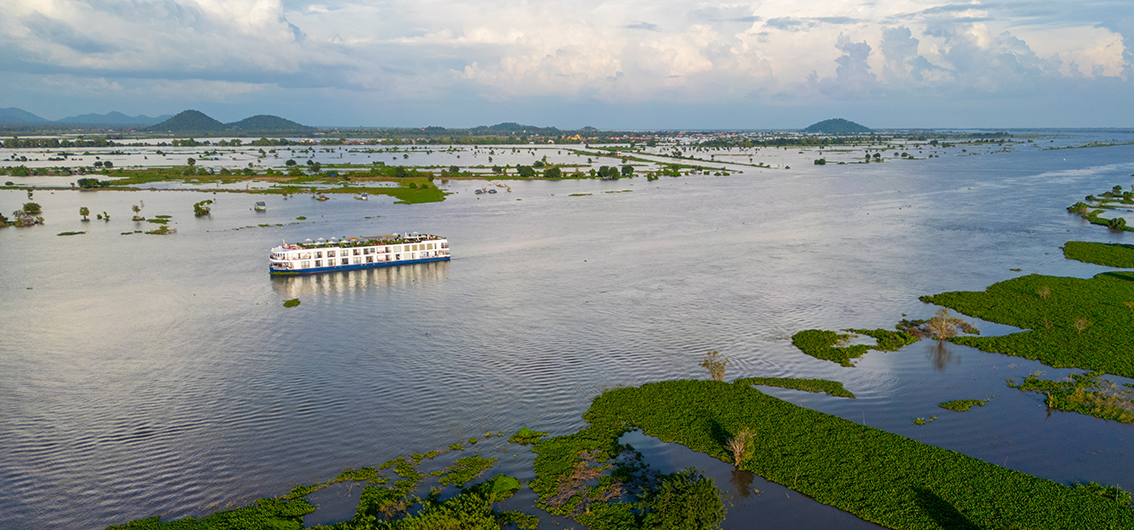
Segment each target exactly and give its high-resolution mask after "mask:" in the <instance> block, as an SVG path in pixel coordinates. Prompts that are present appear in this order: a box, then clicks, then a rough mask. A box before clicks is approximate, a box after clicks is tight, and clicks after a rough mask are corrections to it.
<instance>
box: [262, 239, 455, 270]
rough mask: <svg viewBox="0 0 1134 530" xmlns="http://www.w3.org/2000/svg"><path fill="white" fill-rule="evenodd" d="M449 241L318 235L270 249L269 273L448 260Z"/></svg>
mask: <svg viewBox="0 0 1134 530" xmlns="http://www.w3.org/2000/svg"><path fill="white" fill-rule="evenodd" d="M449 257H450V256H449V240H448V239H445V238H443V237H439V236H432V235H428V234H417V233H414V234H401V235H398V234H393V235H388V236H369V237H348V238H344V239H335V238H331V240H330V241H324V240H323V238H319V240H318V241H315V242H312V241H311V240H310V239H308V240H307V241H306V242H304V243H293V244H290V245H289V244H288V243H287V242H286V241H285V242H284V244H283V246H278V247H275V248H273V249H272V251H271V254H270V255H269V259H268V272H269V273H271V274H273V275H296V274H315V273H319V272H333V271H345V270H352V269H368V268H372V267H389V266H392V265H404V264H409V263H428V262H431V261H449Z"/></svg>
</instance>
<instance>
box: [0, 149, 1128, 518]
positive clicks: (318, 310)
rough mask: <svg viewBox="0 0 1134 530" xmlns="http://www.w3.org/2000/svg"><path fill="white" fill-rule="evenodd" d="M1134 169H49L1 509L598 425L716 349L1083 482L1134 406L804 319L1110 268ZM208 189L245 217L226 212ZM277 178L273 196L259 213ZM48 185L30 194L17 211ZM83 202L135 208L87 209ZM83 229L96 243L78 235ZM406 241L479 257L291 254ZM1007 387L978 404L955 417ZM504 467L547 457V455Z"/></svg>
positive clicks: (973, 162)
mask: <svg viewBox="0 0 1134 530" xmlns="http://www.w3.org/2000/svg"><path fill="white" fill-rule="evenodd" d="M1111 136H1115V135H1114V134H1108V135H1107V137H1108V138H1109V137H1111ZM1131 173H1134V147H1130V146H1124V147H1109V148H1095V149H1074V150H1061V151H1039V150H1037V149H1020V150H1017V152H1011V153H997V154H985V155H980V156H943V157H942V158H934V159H929V160H918V161H912V162H908V161H898V160H895V161H891V162H887V163H884V164H871V165H869V166H862V165H856V166H851V165H847V166H837V165H827V166H823V167H819V166H812V165H810V164H806V165H805V164H799V165H797V166H793V169H791V170H755V169H749V170H746V171H745V173H743V174H733V175H731V176H727V177H724V176H720V177H714V176H689V177H682V178H664V177H663V178H662V179H661V180H658V181H654V182H647V181H646V180H645V179H642V178H636V179H631V180H619V181H614V182H605V181H589V180H588V181H573V182H547V181H538V182H509V185H510V186H511V189H512V192H510V193H509V192H504V191H502V192H501V193H498V194H495V195H490V196H477V195H474V194H473V193H472V189H473V188H474V187H479V186H480V185H479V184H473V183H468V182H460V183H457V182H453V183H451V184H450V186H449V190H450V191H454V192H456V193H455V194H454V195H451V196H449V197H448V198H447V199H446V201H445V202H443V203H439V204H424V205H412V206H407V205H395V204H392V203H391V200H389V199H387V198H384V197H375V198H372V199H371V200H369V201H356V200H351V199H350V198H349V197H340V196H335V197H333V198H332V200H330V201H327V202H325V203H320V202H316V201H312V200H310V199H308V198H292V199H288V200H285V199H283V198H281V197H276V196H271V197H253V196H248V195H240V194H225V193H219V194H216V195H212V194H209V195H205V194H203V193H191V192H172V191H166V192H162V191H152V192H151V191H146V192H83V193H80V192H71V191H58V192H55V193H50V192H47V191H39V192H37V193H36V195H35V200H36V201H37V202H39V203H40V204H42V205H43V207H44V217H45V218H46V219H47V223H48V224H47V225H46V226H41V227H35V228H28V229H15V228H9V229H4V230H0V270H3V271H4V279H5V281H4V282H3V287H2V288H0V289H2V291H0V323H2V326H3V331H2V333H0V528H5V529H17V528H18V529H24V528H48V527H58V528H100V527H104V526H106V525H108V524H112V523H121V522H126V521H128V520H131V519H135V518H138V517H144V516H149V515H154V514H163V515H165V516H168V517H173V518H176V517H183V516H187V515H200V514H204V513H208V512H210V511H215V510H217V509H222V508H224V507H226V506H229V505H230V503H237V504H239V503H241V502H247V501H248V500H249V499H253V498H256V497H257V496H265V495H278V494H281V493H284V492H286V491H287V490H288V489H289V488H291V487H293V486H295V485H297V484H301V483H313V482H317V481H323V480H326V479H328V478H331V477H333V476H335V475H336V474H337V473H338V472H339V471H340V470H341V469H343V468H346V467H359V466H366V465H375V464H378V463H380V462H382V461H385V460H387V459H390V458H393V457H397V456H400V455H406V454H409V453H412V452H417V451H426V450H429V449H433V448H438V447H444V446H447V445H449V444H450V443H453V442H454V441H456V440H458V439H462V438H468V437H470V436H481V435H483V434H484V433H485V432H488V431H507V432H512V431H514V430H516V429H518V428H519V427H521V426H529V427H533V428H540V429H543V430H548V431H551V432H552V433H553V434H563V433H567V432H570V431H572V430H575V429H578V428H579V427H581V426H583V422H582V420H581V418H580V414H581V413H582V412H583V411H585V410H586V408H587V406H588V404H589V402H590V399H591V398H593V397H594V396H595V395H597V394H598V393H600V392H601V391H602V389H604V388H607V387H613V386H619V385H637V384H640V383H644V382H648V381H657V380H663V379H672V378H685V377H704V372H703V370H702V369H701V368H700V367H699V366H698V365H699V363H700V361H701V359H702V356H703V354H704V352H706V351H708V350H719V351H721V352H722V354H724V355H725V356H727V357H729V358H730V359H731V360H732V362H733V364H731V365H730V368H729V372H728V377H729V379H731V378H733V377H749V376H792V377H822V378H829V379H834V380H838V381H842V382H844V383H845V384H846V386H847V388H848V389H850V390H851V391H853V392H855V393H856V394H857V395H858V399H856V400H848V399H839V398H830V397H827V396H824V395H812V394H804V393H799V392H795V391H791V390H784V389H768V390H766V391H767V392H768V393H770V394H773V395H776V396H779V397H782V398H784V399H788V400H790V401H792V402H795V403H799V404H801V405H803V406H806V407H811V408H815V409H818V410H822V411H824V412H829V413H832V414H836V415H839V416H841V417H844V418H847V419H850V420H853V421H856V422H865V423H866V424H867V425H872V426H876V427H879V428H882V429H885V430H887V431H890V432H895V433H898V434H901V435H904V436H909V437H912V438H915V439H918V440H921V441H924V442H927V443H930V444H934V445H937V446H940V447H945V448H948V449H953V450H957V451H960V452H963V453H965V454H968V455H972V456H974V457H977V458H981V459H984V460H986V461H989V462H993V463H995V464H997V465H1004V466H1007V467H1010V468H1013V469H1018V470H1021V471H1024V472H1027V473H1032V474H1035V475H1038V476H1041V477H1045V478H1048V479H1051V480H1055V481H1059V482H1064V483H1070V482H1084V481H1092V480H1093V481H1097V482H1100V483H1108V484H1114V483H1118V484H1122V485H1126V486H1127V487H1128V486H1130V485H1134V480H1132V479H1134V458H1131V456H1132V455H1131V454H1130V453H1131V448H1132V447H1134V444H1132V442H1134V435H1132V433H1134V430H1132V428H1131V427H1130V426H1128V425H1120V424H1117V423H1113V422H1105V421H1102V420H1098V419H1095V418H1090V417H1085V416H1081V415H1075V414H1069V413H1061V412H1054V413H1051V414H1050V415H1049V414H1048V413H1047V411H1046V410H1045V409H1044V407H1043V404H1042V400H1041V398H1040V397H1039V396H1037V395H1034V394H1025V393H1022V392H1019V391H1016V390H1013V389H1010V388H1008V387H1007V386H1006V385H1005V383H1004V380H1005V379H1006V378H1013V377H1015V378H1020V377H1023V376H1026V375H1027V374H1029V373H1031V372H1034V371H1039V370H1042V371H1045V372H1047V374H1048V375H1049V376H1052V375H1056V376H1058V375H1063V374H1066V373H1069V372H1070V371H1069V370H1054V369H1050V368H1047V367H1044V366H1042V365H1040V364H1038V363H1035V362H1031V361H1027V360H1023V359H1019V358H1014V357H1007V356H1003V355H995V354H987V353H983V352H979V351H976V350H973V349H969V348H965V347H961V346H954V345H949V346H947V348H945V349H943V350H942V349H938V348H936V345H933V344H929V343H927V342H924V341H923V342H921V343H917V344H913V345H911V346H908V347H906V348H905V349H903V350H901V351H899V352H892V353H870V354H868V355H867V356H866V357H864V358H863V359H861V360H860V361H859V362H858V366H857V367H855V368H843V367H841V366H838V365H836V364H834V363H830V362H825V361H820V360H817V359H813V358H811V357H808V356H806V355H804V354H802V353H800V352H799V351H797V350H795V349H794V348H793V347H792V346H791V343H790V340H788V337H790V335H791V334H792V333H794V332H795V331H798V330H801V329H806V328H815V327H818V328H826V329H834V328H843V327H891V326H892V325H893V324H894V323H895V322H896V321H897V320H898V319H900V318H902V315H903V314H905V315H907V316H908V317H909V318H926V317H928V316H930V315H932V314H933V312H934V311H935V309H936V308H934V307H931V306H926V305H924V304H921V303H920V302H918V300H917V297H918V296H920V295H923V294H930V293H937V292H942V291H947V290H958V289H964V290H977V289H982V288H984V287H985V286H987V285H988V284H990V283H993V282H996V281H1000V280H1004V279H1008V278H1011V277H1013V276H1016V275H1019V274H1027V273H1031V272H1036V271H1038V272H1040V273H1043V274H1056V275H1070V276H1079V277H1087V276H1091V275H1093V274H1096V273H1098V272H1102V271H1104V270H1106V269H1105V268H1102V267H1097V266H1092V265H1086V264H1082V263H1078V262H1070V261H1067V260H1065V259H1064V258H1063V257H1062V254H1061V252H1060V249H1059V247H1060V246H1061V245H1062V244H1063V243H1065V242H1066V241H1068V240H1091V241H1125V242H1130V241H1129V240H1128V239H1124V238H1128V237H1130V236H1129V235H1128V234H1112V233H1110V232H1108V231H1107V230H1105V229H1102V228H1100V227H1095V226H1090V225H1087V224H1086V223H1084V222H1082V221H1080V220H1079V219H1078V218H1077V217H1075V216H1071V215H1068V214H1067V213H1066V212H1065V211H1064V208H1065V207H1066V206H1068V205H1069V204H1071V203H1073V202H1075V201H1077V200H1081V199H1082V197H1083V196H1084V195H1086V194H1088V193H1097V192H1099V191H1103V190H1106V189H1109V188H1110V187H1111V186H1113V185H1115V184H1121V185H1123V186H1124V187H1126V186H1129V185H1130V184H1131V183H1134V179H1132V178H1131ZM621 190H631V192H629V193H625V192H623V193H605V192H608V191H621ZM578 193H590V194H591V195H588V196H574V197H572V196H569V195H570V194H578ZM205 197H209V198H213V199H214V200H215V201H216V204H214V205H213V215H212V217H211V218H204V219H196V218H194V217H193V216H192V214H191V212H192V203H194V202H196V201H199V200H202V199H203V198H205ZM258 199H264V200H266V201H267V203H268V211H267V212H266V213H260V214H257V213H255V212H253V211H251V206H252V203H253V202H254V201H255V200H258ZM25 201H26V195H25V194H24V193H23V192H22V191H0V210H3V211H7V212H10V211H12V210H15V209H17V208H18V207H19V206H20V205H21V204H22V203H23V202H25ZM139 201H144V202H145V208H144V210H143V214H144V215H147V216H150V217H153V216H155V215H158V214H168V215H172V216H173V223H172V224H171V226H172V227H174V228H176V229H177V234H175V235H171V236H166V237H158V236H149V235H143V234H132V235H120V234H121V233H122V232H127V231H130V232H132V231H133V230H135V229H144V230H149V229H151V228H153V227H154V226H155V225H151V224H149V223H139V224H137V225H136V224H135V223H133V222H131V221H130V220H129V218H130V215H131V212H130V205H132V204H136V203H138V202H139ZM80 206H88V207H90V209H91V210H92V211H93V212H101V211H107V212H110V213H111V214H112V218H113V220H112V221H111V222H109V223H103V222H100V221H91V222H89V223H82V222H80V220H79V216H78V209H79V207H80ZM298 216H305V217H307V219H306V220H305V221H297V220H296V217H298ZM277 223H278V224H282V225H283V226H275V224H277ZM259 224H269V225H271V226H268V227H259V226H257V225H259ZM242 227H249V228H242ZM237 228H240V229H239V230H236V229H237ZM68 230H86V231H87V232H88V233H87V234H85V235H79V236H72V237H58V236H56V235H55V234H56V233H58V232H62V231H68ZM394 231H418V232H427V233H435V234H441V235H445V236H447V237H448V238H449V240H450V242H451V246H452V251H453V255H454V258H453V260H452V261H451V262H448V263H434V264H426V265H414V266H406V267H400V268H391V269H384V270H371V271H354V272H351V273H340V274H333V275H323V276H316V277H306V278H285V279H279V278H276V279H273V278H270V277H269V276H268V273H267V253H268V250H269V249H270V248H271V247H272V246H273V245H276V244H278V243H279V242H280V240H287V241H301V240H303V239H306V238H311V239H315V238H318V237H328V238H329V237H331V236H340V237H341V236H357V235H376V234H386V233H391V232H394ZM1013 268H1019V269H1022V272H1013V271H1011V270H1010V269H1013ZM296 297H298V298H299V299H300V300H301V301H302V304H301V305H300V306H298V307H296V308H292V309H287V308H284V307H282V306H281V303H282V301H283V300H285V299H288V298H296ZM978 327H980V329H981V330H982V333H984V334H997V333H1008V332H1011V331H1012V328H1007V327H1005V326H997V325H993V324H989V323H981V322H978ZM1123 382H1126V381H1123ZM987 397H992V398H993V399H992V400H991V401H990V402H989V403H988V404H987V405H986V406H984V407H981V408H975V409H973V410H970V411H969V412H965V413H953V412H950V411H945V410H942V409H939V408H938V407H937V403H939V402H942V401H946V400H950V399H958V398H982V399H983V398H987ZM930 415H936V416H938V419H937V420H936V421H934V422H932V423H930V424H928V425H924V426H914V425H913V424H912V421H913V419H914V418H916V417H928V416H930ZM650 443H651V442H650V441H649V439H644V440H641V443H637V442H636V446H638V445H642V444H645V445H647V446H648V445H649V444H650ZM663 446H664V444H660V443H656V442H655V443H654V445H653V446H650V447H653V448H654V449H652V451H653V452H652V453H651V451H644V452H646V453H647V455H650V454H657V455H660V456H657V457H656V460H655V463H656V464H657V465H658V466H659V467H662V468H663V470H664V471H670V470H672V469H671V468H681V467H684V465H687V463H692V464H693V465H698V466H699V467H703V468H706V469H709V471H708V472H709V474H710V475H711V476H717V477H718V479H717V482H718V484H720V485H722V487H726V488H727V487H732V488H733V495H734V496H735V495H737V494H738V492H739V490H738V489H737V488H738V486H737V485H736V484H731V486H730V482H729V481H730V478H731V477H730V473H731V468H729V467H728V466H724V467H719V466H721V465H723V464H713V463H712V462H711V461H707V459H705V458H704V457H703V455H695V454H692V452H689V453H690V454H687V455H682V454H680V451H679V450H678V449H674V448H667V447H663ZM477 447H478V450H480V451H482V452H484V453H485V454H488V453H492V452H495V451H499V448H498V447H495V446H493V445H491V444H487V443H482V444H479V445H478V446H477ZM674 451H678V452H677V453H674ZM674 454H677V455H678V456H672V455H674ZM666 455H670V456H666ZM698 458H700V460H698ZM502 460H507V462H504V463H502V464H501V465H502V467H503V470H504V471H511V472H514V473H516V474H518V475H519V476H521V478H530V469H529V470H525V466H527V465H528V464H530V456H529V457H523V458H521V457H516V458H512V459H502ZM666 462H670V463H669V464H667V463H666ZM713 465H717V466H718V467H717V468H713V467H712V466H713ZM666 466H670V467H666ZM525 473H527V475H525ZM714 474H715V475H714ZM755 481H756V482H754V483H753V485H755V487H757V488H758V489H760V490H761V491H763V492H764V493H761V494H759V495H752V496H750V497H745V498H744V499H748V500H743V501H734V507H733V512H732V514H733V515H732V516H731V517H730V519H729V521H728V525H729V527H730V528H750V527H754V526H757V525H759V526H760V527H762V528H809V527H810V528H825V527H829V526H831V525H843V526H846V525H852V524H854V525H856V526H862V527H869V526H870V525H868V524H866V523H863V522H861V521H858V520H857V519H856V518H854V517H853V516H849V515H848V514H844V513H842V512H838V511H837V510H833V509H825V508H824V507H822V506H819V505H816V503H814V502H813V501H810V500H807V499H805V498H803V497H802V496H800V495H798V494H795V493H792V492H790V491H788V490H784V489H783V488H779V487H778V486H775V485H768V484H765V483H762V482H761V481H760V479H759V478H756V479H755ZM739 482H740V483H743V482H744V480H743V478H741V480H740V481H739ZM777 488H778V489H777ZM780 498H783V499H786V500H783V501H781V500H778V499H780ZM321 509H322V508H321ZM349 509H350V508H348V512H349ZM317 513H320V512H317ZM840 521H842V522H840ZM565 524H566V523H565Z"/></svg>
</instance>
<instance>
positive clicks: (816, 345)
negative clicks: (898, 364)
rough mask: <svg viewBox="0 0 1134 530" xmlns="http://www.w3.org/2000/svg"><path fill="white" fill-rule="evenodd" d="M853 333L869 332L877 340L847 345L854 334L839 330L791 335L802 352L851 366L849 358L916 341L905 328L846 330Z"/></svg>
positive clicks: (812, 330)
mask: <svg viewBox="0 0 1134 530" xmlns="http://www.w3.org/2000/svg"><path fill="white" fill-rule="evenodd" d="M845 331H850V332H852V333H856V334H862V335H868V336H870V337H874V338H875V339H877V342H878V343H877V344H876V345H870V346H868V345H865V344H855V345H850V346H848V345H846V344H847V343H848V342H850V340H851V339H852V338H854V335H852V334H847V333H838V332H835V331H828V330H822V329H805V330H803V331H800V332H798V333H796V334H795V335H792V336H791V343H792V344H793V345H795V347H796V348H799V349H800V350H801V351H803V353H806V354H807V355H810V356H812V357H815V358H817V359H824V360H827V361H834V362H837V363H839V364H841V365H843V366H854V363H853V362H852V361H851V359H854V358H856V357H861V356H863V355H865V354H866V352H867V351H869V350H881V351H894V350H897V349H898V348H901V347H902V346H905V345H907V344H910V343H913V342H916V341H917V340H918V339H917V337H914V336H913V335H910V334H909V333H906V332H904V331H890V330H887V329H873V330H871V329H849V330H845Z"/></svg>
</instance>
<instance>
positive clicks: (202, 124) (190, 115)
mask: <svg viewBox="0 0 1134 530" xmlns="http://www.w3.org/2000/svg"><path fill="white" fill-rule="evenodd" d="M149 130H151V131H154V132H223V131H224V124H223V123H221V122H219V121H217V120H214V119H212V118H210V117H208V116H206V115H205V113H204V112H201V111H199V110H183V111H181V112H179V113H177V115H176V116H174V117H172V118H170V119H168V120H165V121H163V122H161V123H159V124H157V125H154V126H153V127H150V128H149Z"/></svg>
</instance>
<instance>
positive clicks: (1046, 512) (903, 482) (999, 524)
mask: <svg viewBox="0 0 1134 530" xmlns="http://www.w3.org/2000/svg"><path fill="white" fill-rule="evenodd" d="M584 418H585V419H586V420H587V422H588V423H589V426H588V427H587V428H585V429H583V430H582V431H580V432H577V433H574V434H570V435H566V436H560V437H556V438H551V439H549V440H544V441H541V442H539V443H538V444H536V446H535V449H534V450H535V452H536V453H537V454H538V455H539V456H538V457H537V459H536V463H535V467H536V479H535V480H534V481H533V482H532V489H534V490H535V491H536V492H538V493H539V494H540V499H541V502H542V503H546V502H548V501H549V500H550V499H552V498H553V497H554V496H555V495H556V493H557V492H558V491H559V485H560V484H562V483H563V481H564V480H565V477H569V476H571V474H572V473H573V470H575V469H577V467H578V466H579V465H580V463H581V462H584V465H585V460H586V458H595V455H598V456H597V461H599V462H601V461H604V459H612V458H614V457H616V456H617V455H619V454H620V453H621V451H622V450H623V449H624V448H623V447H622V446H620V445H619V444H618V438H619V436H621V435H622V434H623V433H624V432H626V431H628V430H630V429H634V428H638V429H642V431H643V432H644V433H645V434H647V435H651V436H656V437H658V438H660V439H662V440H663V441H667V442H674V443H679V444H682V445H685V446H686V447H689V448H691V449H693V450H695V451H701V452H704V453H707V454H709V455H711V456H713V457H715V458H719V459H721V460H724V461H727V462H733V461H734V459H736V460H739V461H740V464H739V466H738V467H739V468H741V469H743V470H747V471H751V472H753V473H755V474H757V475H760V476H762V477H765V478H766V479H768V480H770V481H773V482H776V483H779V484H783V485H785V486H787V487H789V488H791V489H793V490H795V491H798V492H800V493H803V494H805V495H808V496H810V497H812V498H814V499H815V500H817V501H819V502H822V503H824V504H829V505H832V506H835V507H837V508H839V509H842V510H846V511H848V512H851V513H853V514H855V515H857V516H858V517H861V518H863V519H865V520H867V521H872V522H875V523H878V524H880V525H883V526H886V527H888V528H899V529H955V528H1031V529H1044V528H1051V529H1063V528H1092V529H1119V528H1131V527H1134V509H1131V507H1130V496H1129V494H1128V493H1126V492H1124V491H1122V490H1120V489H1118V488H1116V487H1106V486H1099V485H1097V484H1094V485H1088V486H1082V487H1072V486H1064V485H1061V484H1057V483H1054V482H1051V481H1048V480H1044V479H1040V478H1037V477H1034V476H1031V475H1027V474H1025V473H1021V472H1018V471H1013V470H1010V469H1005V468H1002V467H999V466H996V465H994V464H989V463H987V462H984V461H982V460H978V459H975V458H972V457H969V456H965V455H962V454H960V453H957V452H955V451H949V450H945V449H941V448H937V447H933V446H930V445H926V444H923V443H920V442H917V441H914V440H910V439H908V438H904V437H902V436H898V435H896V434H891V433H888V432H885V431H881V430H878V429H874V428H872V427H866V426H862V425H859V424H856V423H854V422H851V421H848V420H844V419H842V418H838V417H836V416H832V415H829V414H824V413H821V412H817V411H813V410H809V409H805V408H803V407H800V406H797V405H793V404H791V403H788V402H786V401H783V400H780V399H776V398H774V397H771V396H768V395H765V394H763V393H761V392H760V391H758V390H756V389H754V388H752V386H751V385H748V384H729V383H724V382H717V381H691V380H686V381H666V382H660V383H649V384H645V385H642V386H640V387H637V388H620V389H616V390H611V391H608V392H606V393H604V394H602V395H601V396H599V397H598V398H596V399H595V401H594V403H593V404H592V405H591V407H590V409H589V410H588V411H587V413H586V414H585V415H584ZM741 432H747V433H749V434H748V435H749V437H750V438H749V439H750V440H751V441H750V445H749V446H748V447H747V448H745V449H743V450H741V451H740V454H741V456H740V457H739V458H734V457H735V455H734V454H732V453H731V452H730V450H729V449H727V448H726V447H728V446H729V443H730V439H735V437H736V436H737V435H738V434H739V433H741ZM581 455H582V456H581ZM611 480H614V479H611ZM600 486H601V482H600ZM593 495H601V492H594V493H593ZM625 504H627V503H621V504H618V503H615V504H606V505H603V504H601V503H598V502H596V503H594V504H591V505H589V509H588V510H587V512H586V515H585V516H577V517H576V518H577V519H578V520H580V522H585V524H587V525H588V526H590V527H591V528H631V526H625V525H624V523H625V522H628V521H632V516H633V514H632V513H631V512H630V510H629V508H627V507H625Z"/></svg>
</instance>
